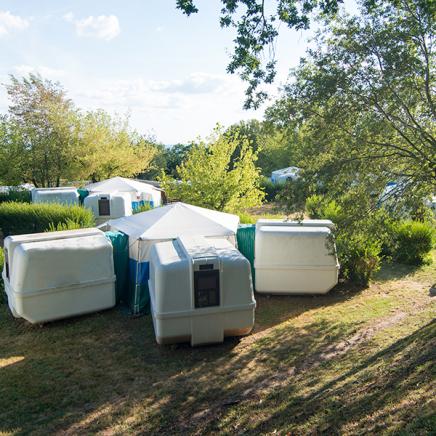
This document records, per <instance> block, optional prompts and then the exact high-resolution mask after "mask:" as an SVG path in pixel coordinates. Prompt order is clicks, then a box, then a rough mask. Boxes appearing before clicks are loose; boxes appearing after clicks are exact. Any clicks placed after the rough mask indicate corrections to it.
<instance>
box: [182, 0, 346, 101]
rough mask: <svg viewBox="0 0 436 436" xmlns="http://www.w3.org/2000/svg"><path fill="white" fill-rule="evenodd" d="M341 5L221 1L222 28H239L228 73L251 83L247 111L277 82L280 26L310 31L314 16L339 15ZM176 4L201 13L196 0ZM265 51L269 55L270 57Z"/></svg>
mask: <svg viewBox="0 0 436 436" xmlns="http://www.w3.org/2000/svg"><path fill="white" fill-rule="evenodd" d="M341 2H342V0H277V1H276V2H275V3H274V6H271V4H268V2H265V0H221V3H222V8H221V16H220V25H221V27H224V28H228V27H232V28H234V29H236V38H235V39H234V49H233V53H232V55H231V60H230V63H229V65H228V66H227V71H228V72H229V73H232V74H233V73H239V75H240V77H241V78H242V79H243V80H244V81H246V82H247V83H248V87H247V91H246V95H247V99H246V101H245V108H250V107H254V108H257V107H258V106H259V104H260V103H262V102H263V101H264V100H265V98H266V97H267V94H266V92H265V91H264V90H262V89H261V85H262V84H263V83H272V82H273V81H274V78H275V75H276V69H275V67H276V61H275V59H274V42H275V40H276V38H277V36H278V34H279V28H280V25H282V24H284V25H286V26H287V27H288V28H291V29H297V30H300V29H308V28H309V26H310V19H311V17H313V16H317V15H319V14H321V15H324V16H326V15H333V14H335V13H336V12H337V10H338V6H339V4H340V3H341ZM176 4H177V8H178V9H180V10H182V12H183V13H185V14H186V15H188V16H189V15H191V14H195V13H197V12H199V10H198V8H197V7H196V5H195V0H177V1H176ZM269 6H271V7H269ZM265 52H268V54H267V55H266V56H265Z"/></svg>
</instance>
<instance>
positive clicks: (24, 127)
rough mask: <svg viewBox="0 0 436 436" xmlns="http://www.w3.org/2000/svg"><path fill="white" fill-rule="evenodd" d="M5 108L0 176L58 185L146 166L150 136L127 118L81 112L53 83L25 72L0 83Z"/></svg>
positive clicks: (0, 135)
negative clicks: (7, 103) (7, 102)
mask: <svg viewBox="0 0 436 436" xmlns="http://www.w3.org/2000/svg"><path fill="white" fill-rule="evenodd" d="M6 90H7V93H8V95H9V98H10V102H11V104H10V106H9V112H8V114H7V115H4V116H2V117H1V118H0V170H1V173H0V179H1V181H2V182H3V183H7V184H18V183H23V182H32V183H34V184H35V186H39V187H43V186H46V187H50V186H59V184H60V183H61V181H62V180H89V179H92V180H94V181H96V180H99V179H101V178H104V177H111V176H115V175H120V176H131V175H134V174H137V173H139V172H141V171H143V170H144V169H145V168H147V167H148V166H149V165H150V162H151V160H152V159H153V156H154V154H155V148H154V145H153V144H151V143H150V141H147V140H145V139H144V138H142V137H140V136H139V135H137V134H136V133H135V132H132V131H131V130H130V129H129V126H128V120H127V119H122V118H120V117H112V116H110V115H109V114H107V113H106V112H104V111H102V110H98V111H95V112H88V113H82V112H81V111H79V110H78V109H77V108H76V107H75V106H74V104H73V102H72V101H71V100H69V99H68V98H67V97H66V94H65V91H64V90H63V88H62V87H61V85H60V84H58V83H53V82H51V81H49V80H44V79H43V78H42V77H40V76H37V75H33V74H30V75H29V76H28V77H24V78H22V79H21V80H20V79H18V78H16V77H14V76H11V81H10V84H8V85H6Z"/></svg>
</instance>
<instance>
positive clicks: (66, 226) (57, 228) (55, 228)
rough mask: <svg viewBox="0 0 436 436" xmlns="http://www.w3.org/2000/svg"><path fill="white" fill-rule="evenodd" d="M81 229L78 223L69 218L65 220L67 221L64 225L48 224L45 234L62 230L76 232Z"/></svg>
mask: <svg viewBox="0 0 436 436" xmlns="http://www.w3.org/2000/svg"><path fill="white" fill-rule="evenodd" d="M81 228H82V227H81V226H80V223H76V222H75V221H72V220H70V219H69V218H67V221H66V222H65V223H57V224H53V223H50V224H49V226H48V229H47V230H46V232H59V231H62V230H77V229H81Z"/></svg>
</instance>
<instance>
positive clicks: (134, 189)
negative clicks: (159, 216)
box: [85, 177, 162, 208]
mask: <svg viewBox="0 0 436 436" xmlns="http://www.w3.org/2000/svg"><path fill="white" fill-rule="evenodd" d="M85 189H86V190H88V191H89V193H90V194H92V193H95V192H104V193H110V192H127V193H129V194H130V197H131V199H132V205H133V207H134V208H135V207H137V206H138V205H139V204H141V203H148V204H150V205H151V206H152V207H158V206H160V205H161V204H162V196H161V191H160V190H159V189H157V188H155V187H154V186H152V185H149V184H147V183H145V182H138V181H136V180H131V179H127V178H125V177H112V178H111V179H107V180H103V181H101V182H97V183H91V184H89V185H87V186H85Z"/></svg>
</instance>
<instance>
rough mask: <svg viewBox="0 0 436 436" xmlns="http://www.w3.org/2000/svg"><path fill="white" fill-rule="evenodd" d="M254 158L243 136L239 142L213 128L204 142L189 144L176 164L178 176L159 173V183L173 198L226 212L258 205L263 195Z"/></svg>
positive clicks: (255, 156) (254, 154)
mask: <svg viewBox="0 0 436 436" xmlns="http://www.w3.org/2000/svg"><path fill="white" fill-rule="evenodd" d="M238 147H239V150H240V151H239V154H238V156H237V157H235V156H234V152H235V150H236V149H237V148H238ZM256 159H257V154H256V153H255V152H254V151H253V149H252V147H251V146H250V145H249V142H248V140H247V139H245V140H243V142H242V144H241V143H240V142H239V141H238V140H237V138H234V139H230V138H228V137H227V136H225V135H223V132H222V131H221V130H216V131H215V134H214V135H213V136H212V137H211V138H210V139H209V141H208V142H200V143H198V144H194V145H193V146H192V148H191V150H190V151H189V153H188V155H187V157H186V159H185V160H184V161H183V162H182V163H181V164H180V165H179V166H178V167H177V174H178V176H179V180H176V179H174V178H172V177H171V176H168V175H165V174H163V175H162V177H161V182H162V187H163V189H164V190H165V191H166V193H167V194H168V197H169V198H171V199H173V200H175V199H177V200H181V201H185V202H187V203H191V204H195V205H197V206H202V207H208V208H211V209H215V210H221V211H227V212H237V211H243V210H245V209H247V208H249V207H254V206H258V205H260V204H261V202H262V199H263V196H264V194H263V192H262V191H261V190H260V188H259V183H260V171H259V169H258V168H257V167H256V165H255V162H256Z"/></svg>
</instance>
